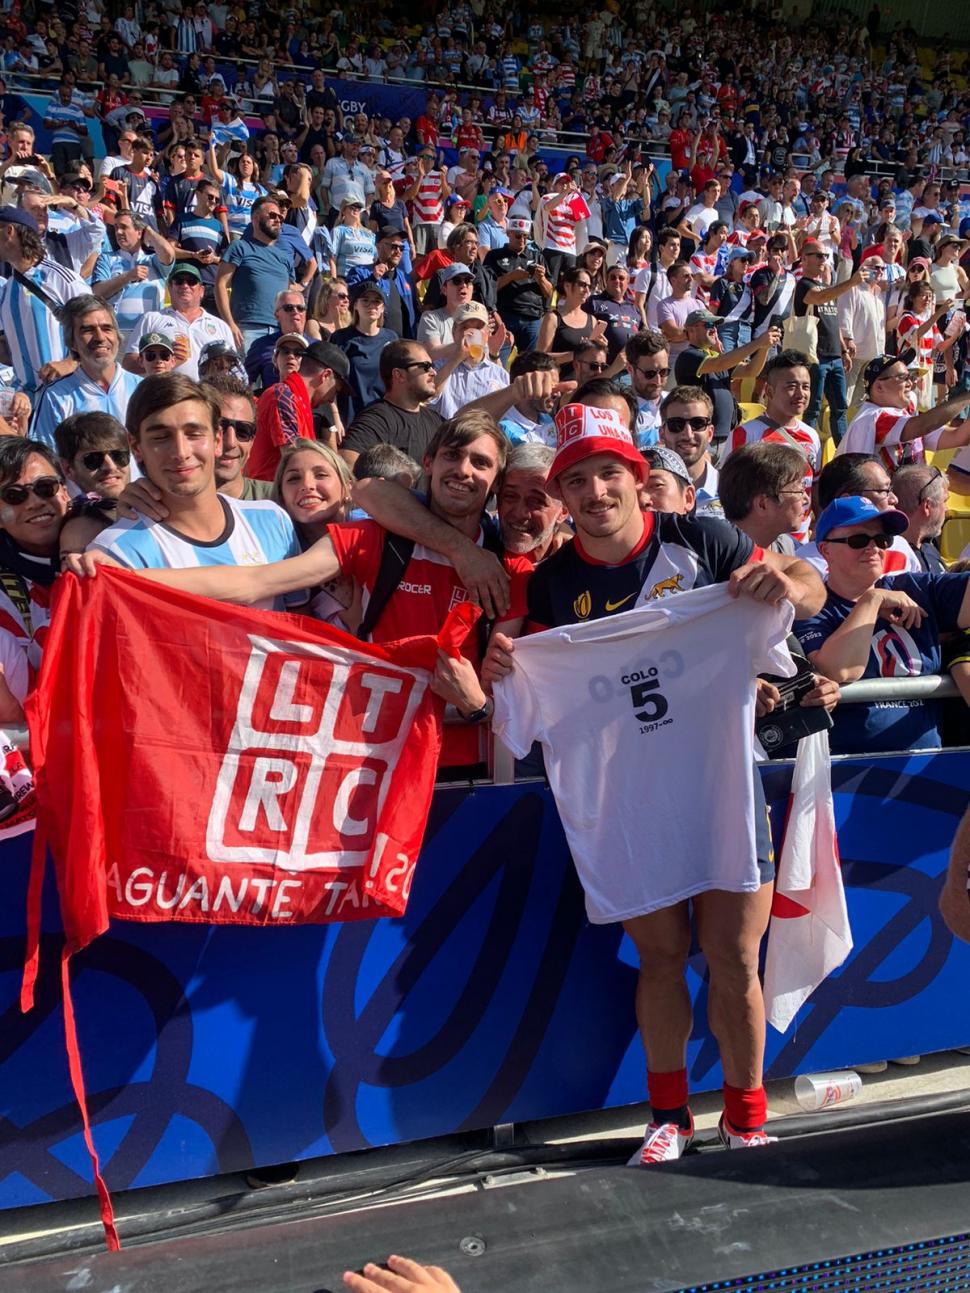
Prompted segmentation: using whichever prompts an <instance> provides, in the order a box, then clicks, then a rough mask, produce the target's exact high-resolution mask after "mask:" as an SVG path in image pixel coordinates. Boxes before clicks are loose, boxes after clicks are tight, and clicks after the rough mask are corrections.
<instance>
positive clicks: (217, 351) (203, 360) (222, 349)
mask: <svg viewBox="0 0 970 1293" xmlns="http://www.w3.org/2000/svg"><path fill="white" fill-rule="evenodd" d="M210 359H232V360H233V361H234V362H235V363H237V364H241V363H242V359H241V358H240V356H239V352H238V351H236V350H233V348H232V346H229V345H226V343H225V342H224V341H210V342H208V344H207V345H204V346H203V347H202V350H201V351H200V353H199V367H200V368H201V367H202V366H203V365H204V364H207V363H208V362H209V360H210Z"/></svg>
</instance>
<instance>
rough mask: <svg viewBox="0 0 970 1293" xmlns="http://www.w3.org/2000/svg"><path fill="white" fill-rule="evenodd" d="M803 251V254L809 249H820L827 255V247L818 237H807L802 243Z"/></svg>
mask: <svg viewBox="0 0 970 1293" xmlns="http://www.w3.org/2000/svg"><path fill="white" fill-rule="evenodd" d="M801 251H802V255H803V256H804V254H805V252H807V251H818V252H821V253H822V255H823V256H824V255H825V248H824V247H823V246H822V244H821V243H820V242H819V240H818V239H817V238H806V239H805V241H804V242H803V243H802V247H801Z"/></svg>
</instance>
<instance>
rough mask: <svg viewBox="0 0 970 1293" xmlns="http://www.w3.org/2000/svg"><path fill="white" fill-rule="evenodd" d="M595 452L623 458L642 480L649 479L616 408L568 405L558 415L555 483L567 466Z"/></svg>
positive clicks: (552, 469)
mask: <svg viewBox="0 0 970 1293" xmlns="http://www.w3.org/2000/svg"><path fill="white" fill-rule="evenodd" d="M594 453H611V454H613V455H614V456H615V457H617V458H622V459H623V460H624V461H625V462H628V463H629V464H630V466H631V467H632V468H633V469H634V471H635V472H636V474H637V475H638V476H639V478H640V480H641V481H645V480H646V479H647V475H648V473H649V470H650V469H649V467H648V466H647V464H646V462H645V461H644V458H643V455H642V454H641V453H640V451H639V449H638V448H637V447H636V445H635V444H634V443H633V437H632V436H631V435H630V432H629V431H628V430H627V429H626V427H625V426H624V425H623V422H622V419H621V418H620V415H619V413H617V412H616V411H615V409H599V408H593V407H592V406H591V405H589V404H567V405H566V406H565V408H561V409H560V410H559V412H558V413H557V414H556V456H555V458H554V459H553V461H552V466H551V467H550V468H549V479H550V480H555V478H556V477H557V476H558V475H559V474H560V473H561V472H564V471H565V470H566V468H567V467H572V466H574V465H575V464H576V463H577V462H582V460H583V459H584V458H591V457H592V456H593V454H594Z"/></svg>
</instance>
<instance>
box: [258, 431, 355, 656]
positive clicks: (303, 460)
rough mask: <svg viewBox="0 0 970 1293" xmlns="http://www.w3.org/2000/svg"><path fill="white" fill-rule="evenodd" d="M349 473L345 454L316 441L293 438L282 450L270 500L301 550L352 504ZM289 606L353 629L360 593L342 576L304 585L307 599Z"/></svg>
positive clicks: (319, 535) (315, 617) (338, 625)
mask: <svg viewBox="0 0 970 1293" xmlns="http://www.w3.org/2000/svg"><path fill="white" fill-rule="evenodd" d="M350 487H351V475H350V470H349V468H348V467H347V464H346V463H345V462H344V460H343V458H341V457H340V455H339V454H338V453H337V452H336V451H335V450H334V449H331V448H329V447H328V446H327V445H325V444H320V443H319V441H317V440H294V441H293V442H292V444H288V445H284V446H283V448H282V449H281V450H280V461H279V465H278V467H277V468H276V475H275V477H274V478H273V493H272V496H271V497H272V499H273V501H274V502H275V503H278V504H279V505H280V507H282V508H283V510H284V511H285V512H286V514H287V515H288V516H289V518H290V520H291V521H292V522H293V525H294V527H295V529H296V533H297V538H298V539H299V541H300V547H301V548H303V549H304V551H305V550H306V549H307V548H309V547H310V546H311V545H312V544H314V543H316V541H317V540H318V539H322V538H323V536H324V535H325V534H326V533H327V529H328V528H329V526H330V525H332V524H333V522H335V521H343V520H345V519H346V516H347V512H348V511H349V509H350ZM287 605H288V608H289V609H290V610H295V611H299V612H300V613H301V614H303V615H312V616H313V618H314V619H318V620H324V621H326V623H328V624H334V625H336V627H337V628H343V629H349V630H350V631H353V630H354V629H355V628H356V627H357V625H358V624H359V623H360V618H361V608H360V598H359V596H358V594H357V592H356V589H355V585H354V581H353V580H352V579H349V578H346V577H344V576H342V575H338V576H337V577H336V578H335V579H331V580H328V581H327V583H325V584H321V585H319V586H318V587H316V588H311V589H308V590H307V593H306V600H305V601H304V602H303V603H301V604H296V605H294V604H293V603H292V602H290V601H288V603H287Z"/></svg>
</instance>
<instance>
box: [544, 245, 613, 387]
mask: <svg viewBox="0 0 970 1293" xmlns="http://www.w3.org/2000/svg"><path fill="white" fill-rule="evenodd" d="M591 290H592V279H591V278H590V275H589V271H588V270H585V269H583V268H581V267H580V266H579V265H576V266H575V267H574V268H573V269H567V270H564V271H563V272H562V273H561V274H560V275H559V300H558V301H557V302H556V308H555V309H554V310H547V311H546V313H545V314H544V315H543V316H542V322H541V323H540V324H539V339H538V341H537V342H536V350H541V351H542V352H543V353H544V354H548V355H552V357H553V358H554V359H555V360H556V361H557V362H558V363H559V364H560V365H563V367H562V368H561V374H560V375H561V376H562V377H563V378H568V377H569V376H570V375H571V374H572V361H573V351H574V350H575V349H576V347H577V346H578V345H579V344H580V342H581V341H588V340H589V338H590V337H602V336H603V335H604V333H605V332H606V323H605V321H602V320H596V319H594V318H593V316H592V315H591V314H590V313H589V310H588V309H587V306H588V304H589V299H590V294H591Z"/></svg>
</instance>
